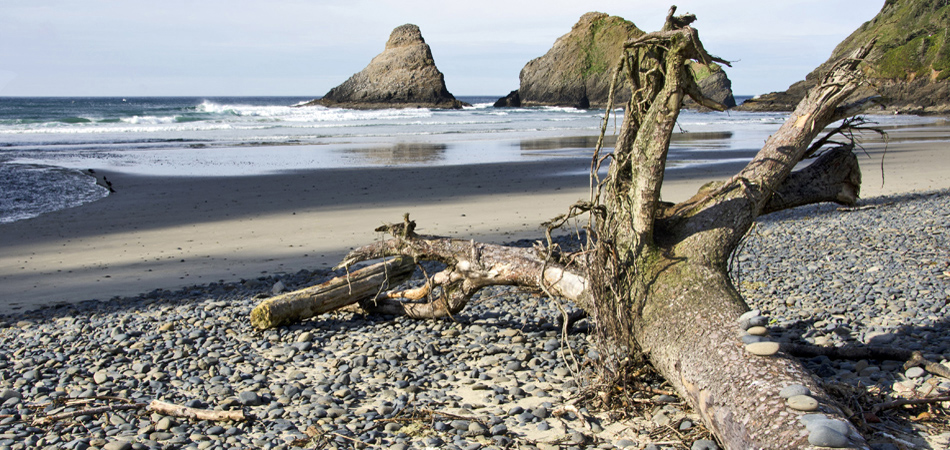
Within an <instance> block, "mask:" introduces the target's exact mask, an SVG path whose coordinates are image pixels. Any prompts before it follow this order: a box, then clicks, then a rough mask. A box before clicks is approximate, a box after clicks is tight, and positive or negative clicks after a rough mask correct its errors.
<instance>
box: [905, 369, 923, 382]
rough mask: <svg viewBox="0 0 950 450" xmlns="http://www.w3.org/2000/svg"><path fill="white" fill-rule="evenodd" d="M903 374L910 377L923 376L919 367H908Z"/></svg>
mask: <svg viewBox="0 0 950 450" xmlns="http://www.w3.org/2000/svg"><path fill="white" fill-rule="evenodd" d="M904 376H906V377H907V378H911V379H913V378H920V377H922V376H924V369H921V368H920V367H911V368H910V369H907V371H906V372H904Z"/></svg>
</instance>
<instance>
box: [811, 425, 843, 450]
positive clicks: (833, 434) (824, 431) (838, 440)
mask: <svg viewBox="0 0 950 450" xmlns="http://www.w3.org/2000/svg"><path fill="white" fill-rule="evenodd" d="M808 443H809V444H811V445H817V446H819V447H831V448H844V447H850V446H851V441H850V440H849V439H848V437H847V436H845V435H843V434H841V433H839V432H837V431H835V430H833V429H831V428H830V427H826V426H821V425H819V426H816V427H814V428H813V429H811V430H810V433H808Z"/></svg>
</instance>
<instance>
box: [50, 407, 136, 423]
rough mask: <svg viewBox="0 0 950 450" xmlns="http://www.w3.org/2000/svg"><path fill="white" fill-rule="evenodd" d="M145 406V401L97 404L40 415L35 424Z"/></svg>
mask: <svg viewBox="0 0 950 450" xmlns="http://www.w3.org/2000/svg"><path fill="white" fill-rule="evenodd" d="M143 407H145V404H144V403H130V404H124V405H106V406H97V407H95V408H86V409H79V410H76V411H67V412H62V413H59V414H52V415H49V416H46V417H40V418H38V419H36V420H34V421H33V426H43V425H49V424H51V423H53V422H56V421H60V420H66V419H72V418H74V417H79V416H95V415H99V414H102V413H107V412H115V411H127V410H130V409H141V408H143Z"/></svg>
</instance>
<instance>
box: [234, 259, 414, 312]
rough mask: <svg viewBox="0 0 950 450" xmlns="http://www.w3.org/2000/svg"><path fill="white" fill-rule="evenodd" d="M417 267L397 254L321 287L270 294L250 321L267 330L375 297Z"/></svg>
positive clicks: (257, 308)
mask: <svg viewBox="0 0 950 450" xmlns="http://www.w3.org/2000/svg"><path fill="white" fill-rule="evenodd" d="M414 270H415V262H414V261H413V259H412V258H411V257H406V256H397V257H395V258H392V259H389V260H387V261H383V262H379V263H376V264H373V265H371V266H367V267H364V268H362V269H359V270H357V271H354V272H353V273H350V274H348V275H347V276H343V277H338V278H334V279H332V280H330V281H327V282H326V283H323V284H321V285H318V286H312V287H309V288H306V289H301V290H298V291H293V292H288V293H286V294H281V295H278V296H275V297H271V298H269V299H267V300H265V301H263V302H261V304H259V305H257V307H256V308H254V310H253V311H251V324H252V325H254V326H255V327H257V328H258V329H261V330H265V329H268V328H273V327H276V326H280V325H285V324H289V323H294V322H299V321H301V320H305V319H309V318H311V317H314V316H316V315H319V314H323V313H325V312H329V311H333V310H335V309H338V308H341V307H343V306H346V305H350V304H353V303H356V302H359V301H361V300H365V299H369V298H374V297H376V296H377V294H380V293H381V292H383V291H385V290H386V289H391V288H394V287H396V286H397V285H399V284H400V283H402V282H404V281H406V280H408V279H409V277H411V276H412V272H413V271H414Z"/></svg>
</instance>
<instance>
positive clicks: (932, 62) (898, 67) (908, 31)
mask: <svg viewBox="0 0 950 450" xmlns="http://www.w3.org/2000/svg"><path fill="white" fill-rule="evenodd" d="M872 39H876V43H875V45H874V49H873V50H872V52H871V55H870V56H869V57H868V58H867V62H866V64H865V65H864V73H865V74H866V75H867V77H868V79H869V80H870V82H871V83H872V86H871V87H869V88H867V89H863V90H860V91H858V93H856V95H859V96H867V95H873V94H880V95H882V96H883V98H884V102H885V105H886V106H887V109H888V111H893V112H909V113H916V114H944V113H947V112H950V0H887V1H886V2H885V3H884V7H883V8H881V11H880V12H879V13H878V14H877V15H876V16H875V17H874V18H873V19H871V20H869V21H867V22H865V23H864V24H863V25H861V26H860V27H859V28H858V29H857V30H855V31H854V32H853V33H851V35H850V36H848V37H847V38H846V39H845V40H843V41H842V42H841V43H840V44H838V46H837V47H836V48H835V50H834V52H832V54H831V58H829V59H828V61H826V62H825V63H823V64H822V65H820V66H818V68H817V69H815V70H814V71H812V73H810V74H808V76H807V77H806V78H805V81H803V82H798V83H796V84H793V85H792V86H790V87H789V89H788V90H787V91H785V92H775V93H771V94H767V95H763V96H761V97H760V98H757V99H754V100H752V101H747V102H746V103H744V104H743V105H742V106H741V107H740V109H746V110H791V109H793V108H794V106H795V104H796V103H797V102H798V101H799V100H801V98H802V97H803V96H804V95H805V91H806V90H807V89H808V88H810V87H811V86H812V85H814V83H816V82H817V80H819V79H820V76H821V74H823V73H825V72H827V71H828V70H829V69H830V68H831V65H832V64H833V62H834V61H836V60H838V59H840V58H843V57H845V56H847V55H849V54H850V53H852V52H853V51H854V50H855V49H857V48H858V47H860V46H862V45H864V44H866V43H868V42H870V41H871V40H872Z"/></svg>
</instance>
